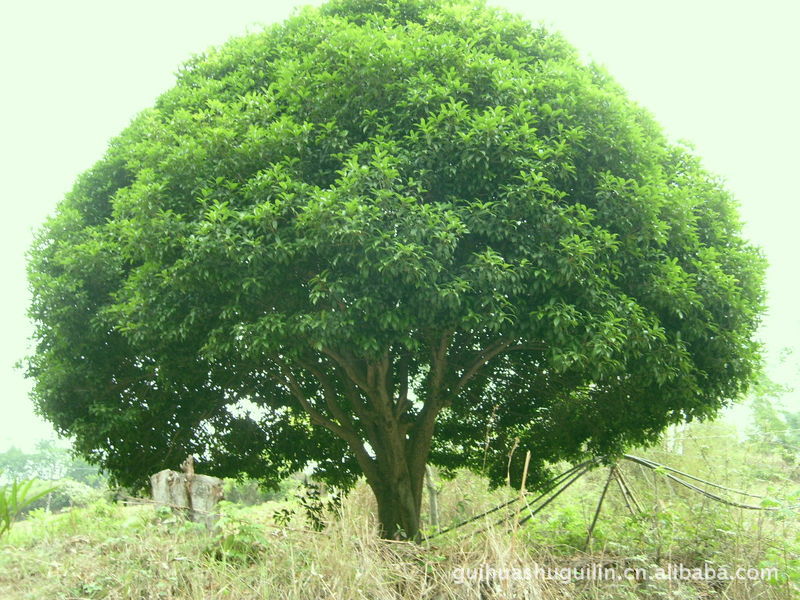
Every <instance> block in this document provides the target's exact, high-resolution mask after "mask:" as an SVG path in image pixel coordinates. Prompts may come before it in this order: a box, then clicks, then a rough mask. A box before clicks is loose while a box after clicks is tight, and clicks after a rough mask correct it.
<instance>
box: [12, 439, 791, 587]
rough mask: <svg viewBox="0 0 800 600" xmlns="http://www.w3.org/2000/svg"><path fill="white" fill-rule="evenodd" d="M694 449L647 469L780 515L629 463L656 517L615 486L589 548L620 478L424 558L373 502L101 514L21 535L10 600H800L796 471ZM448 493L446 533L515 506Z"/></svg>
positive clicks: (459, 483) (740, 453) (36, 522)
mask: <svg viewBox="0 0 800 600" xmlns="http://www.w3.org/2000/svg"><path fill="white" fill-rule="evenodd" d="M686 437H687V438H688V439H686V440H678V443H677V447H678V449H679V450H682V452H680V453H677V452H675V451H672V452H667V451H666V450H665V448H663V447H662V448H653V449H649V450H641V451H638V452H635V454H639V455H642V456H647V457H649V458H650V459H653V460H656V461H659V462H663V463H665V464H668V465H671V466H674V467H677V468H679V469H681V470H684V471H687V472H690V473H693V474H696V475H699V476H703V477H706V478H708V479H710V480H712V481H714V482H716V483H720V484H723V485H726V486H729V487H735V488H741V489H745V490H748V491H751V492H752V493H754V494H758V495H761V496H765V498H748V497H737V496H734V495H731V494H730V493H727V492H725V493H724V495H725V496H726V497H729V498H730V499H731V500H737V501H739V502H747V503H751V504H756V505H759V506H763V507H765V508H770V509H773V510H769V511H754V510H744V509H740V508H734V507H730V506H725V505H723V504H720V503H717V502H715V501H713V500H711V499H710V498H708V497H705V496H703V495H700V494H698V493H695V492H692V491H690V490H687V489H686V488H682V487H680V486H675V485H674V483H671V482H670V481H669V480H668V479H667V478H666V476H665V473H663V472H660V471H659V470H657V471H652V470H648V469H642V468H641V467H639V466H637V465H635V464H633V463H628V462H625V463H623V464H620V467H619V468H620V470H621V471H622V472H623V473H624V475H625V480H626V481H627V483H628V484H629V486H630V488H631V489H632V490H633V493H634V495H635V496H636V501H637V503H638V504H639V508H640V509H641V510H636V509H634V510H633V511H631V510H629V508H628V506H627V505H626V502H625V501H624V499H623V496H622V494H621V492H620V489H619V487H618V486H617V484H616V483H615V482H612V485H610V486H609V488H608V493H607V495H606V500H605V503H604V505H603V509H602V512H601V514H600V517H599V519H598V520H597V525H596V526H595V529H594V532H593V536H592V540H591V542H590V544H589V545H588V546H587V545H586V538H587V530H588V527H589V524H590V523H591V522H592V520H593V517H594V515H595V512H596V508H597V504H598V500H599V497H600V495H601V492H602V489H603V487H604V484H605V482H606V481H607V478H608V474H609V471H608V467H601V468H598V469H596V470H594V471H593V472H591V473H589V474H588V475H586V476H584V477H583V478H582V479H581V480H579V481H578V482H577V483H576V484H575V485H574V486H573V487H571V488H570V489H569V490H567V491H566V492H564V493H563V494H562V495H561V496H559V497H558V498H557V499H556V500H555V501H554V502H553V503H552V504H550V505H549V506H548V507H547V508H546V509H545V510H543V511H542V512H540V513H538V514H537V515H536V517H535V518H532V519H530V520H529V521H528V522H527V523H525V524H524V525H522V526H513V524H514V523H516V522H517V521H518V520H519V518H521V517H524V516H525V515H526V514H527V511H528V508H527V507H525V506H524V504H523V503H521V502H516V503H515V504H513V505H511V506H510V507H509V508H508V509H506V510H500V511H497V512H495V513H492V515H490V516H488V517H486V518H483V519H479V520H477V521H475V522H473V523H471V524H469V525H466V526H463V527H460V528H458V529H456V530H454V531H451V532H449V533H446V534H444V535H440V536H438V537H435V538H433V539H431V540H429V541H426V542H423V543H422V544H419V545H417V544H410V543H400V542H387V541H380V540H378V539H377V537H376V524H375V521H374V518H373V516H372V515H373V505H372V498H371V495H370V493H369V490H368V488H366V486H364V485H359V486H358V487H356V488H355V489H354V490H353V491H351V493H350V494H349V495H348V496H347V497H346V498H345V499H344V501H343V503H342V505H341V507H340V508H339V509H338V510H335V511H328V512H326V513H325V521H326V522H325V526H324V528H323V529H322V530H321V531H315V530H314V529H313V528H311V527H310V526H309V522H308V519H307V518H306V517H305V516H304V511H303V510H302V509H301V508H300V507H299V503H298V501H297V500H296V499H295V498H294V497H291V496H290V497H288V498H286V499H283V500H279V501H273V502H267V503H265V504H260V505H256V506H242V505H236V504H232V503H225V504H223V505H222V507H221V512H222V517H221V520H220V521H219V523H218V526H217V528H216V529H215V530H214V531H207V530H206V529H205V528H203V527H202V526H199V525H196V524H193V523H190V522H187V521H185V520H184V519H183V518H181V517H180V516H176V515H173V514H171V512H170V511H169V510H168V509H164V508H156V507H154V506H151V505H146V504H145V505H139V506H128V505H123V504H114V503H111V502H109V501H107V500H100V501H96V502H94V503H92V504H90V505H88V506H85V507H82V508H73V509H70V510H67V511H64V512H60V513H57V514H50V513H46V512H45V511H43V510H38V511H35V512H33V513H32V514H31V515H30V516H29V517H28V518H27V519H26V520H24V521H22V522H20V523H17V524H16V525H15V527H14V528H13V529H12V531H11V533H10V534H9V536H8V537H6V538H4V539H3V540H2V543H0V598H2V599H3V600H14V599H23V598H24V599H31V600H34V599H35V600H50V599H53V600H55V599H63V600H77V599H99V598H108V599H120V600H122V599H126V600H127V599H142V600H144V599H164V600H168V599H169V600H171V599H175V600H178V599H180V600H184V599H195V600H205V599H212V598H214V599H216V598H220V599H222V598H225V599H231V600H235V599H241V600H244V599H262V598H276V599H279V598H286V599H298V600H299V599H317V598H330V599H334V598H336V599H339V598H347V599H349V598H353V599H356V598H358V599H369V600H383V599H387V600H388V599H390V598H391V599H397V598H415V599H417V598H419V599H422V598H424V599H449V598H475V599H495V598H496V599H503V598H515V599H516V598H519V599H534V598H540V599H542V600H550V599H559V598H576V599H587V600H588V599H595V600H612V599H613V600H625V599H628V598H630V599H634V598H636V599H653V600H655V599H687V600H689V599H706V598H727V599H732V600H754V599H756V598H758V599H767V600H770V599H774V600H778V599H780V600H790V599H796V598H800V556H799V555H798V552H800V527H798V513H797V512H796V511H793V510H790V509H788V508H786V506H787V505H788V504H791V503H797V502H798V500H797V490H798V472H797V467H796V464H792V463H787V462H786V460H785V457H783V458H781V457H779V456H777V455H773V454H771V453H770V452H769V451H768V449H766V450H765V449H764V447H763V445H755V444H745V443H740V442H739V441H738V440H737V438H736V436H735V435H734V434H732V432H731V431H730V430H728V429H726V428H724V427H721V426H715V425H706V426H702V427H695V428H693V429H692V430H691V431H690V432H689V433H687V434H686ZM680 446H683V447H682V448H680ZM436 483H437V485H438V486H439V488H440V491H439V504H440V522H441V524H442V526H443V527H444V526H448V525H451V524H454V523H458V522H459V521H462V520H464V519H465V518H468V517H470V516H472V515H477V514H479V513H481V512H483V511H485V510H487V509H490V508H492V507H494V506H497V505H498V504H500V503H501V502H503V501H505V500H508V499H510V498H513V497H514V496H515V494H516V492H514V491H512V490H494V491H490V490H488V489H487V488H486V485H485V482H484V481H483V480H482V479H481V478H480V477H479V476H477V475H473V474H469V473H459V474H458V476H457V477H456V478H455V479H453V480H449V481H440V480H438V479H437V482H436ZM793 498H794V499H793ZM426 501H427V499H426ZM628 503H630V501H629V502H628ZM517 513H519V514H517ZM276 515H277V517H276ZM426 518H427V515H426ZM502 518H507V520H506V521H505V522H504V523H501V524H499V525H498V524H497V522H498V521H500V520H501V519H502ZM429 531H430V529H429ZM680 569H684V570H683V571H680ZM739 569H744V570H743V571H740V572H737V570H739ZM720 575H722V577H720Z"/></svg>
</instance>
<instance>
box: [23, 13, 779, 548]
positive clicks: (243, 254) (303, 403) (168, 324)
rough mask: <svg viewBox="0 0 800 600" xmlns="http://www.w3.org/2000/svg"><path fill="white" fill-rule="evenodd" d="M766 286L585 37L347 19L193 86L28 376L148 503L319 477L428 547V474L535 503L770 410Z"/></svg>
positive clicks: (93, 185) (92, 239)
mask: <svg viewBox="0 0 800 600" xmlns="http://www.w3.org/2000/svg"><path fill="white" fill-rule="evenodd" d="M762 275H763V261H762V259H761V257H760V255H759V253H758V251H757V250H756V249H754V248H753V247H752V246H750V245H748V244H747V243H746V242H745V241H743V239H742V237H741V235H740V223H739V221H738V218H737V215H736V210H735V205H734V202H733V201H732V199H731V197H730V195H729V194H728V193H727V192H726V191H725V189H724V188H723V187H722V186H721V184H720V182H719V181H718V180H717V179H716V178H714V177H713V176H711V175H709V174H708V173H707V172H706V171H705V170H704V169H703V168H702V166H701V165H700V163H699V161H698V160H697V158H695V157H694V156H693V155H692V153H691V152H689V151H687V150H686V149H684V148H682V147H678V146H675V145H672V144H671V143H669V142H668V141H667V140H666V139H665V136H664V134H663V133H662V132H661V130H660V128H659V127H658V125H657V124H656V123H655V122H654V121H653V119H652V118H651V117H650V115H649V114H648V113H647V112H646V111H644V110H643V109H642V108H640V107H638V106H637V105H636V104H634V103H633V102H631V101H630V100H628V99H627V98H626V96H625V94H624V92H623V91H622V90H621V89H620V88H619V86H618V85H617V84H615V83H614V82H613V80H612V79H611V78H610V77H609V76H608V75H607V74H606V73H605V72H604V71H603V70H602V69H600V68H598V67H596V66H594V65H585V64H584V63H582V62H581V60H580V59H579V57H578V56H577V53H576V52H575V50H574V49H573V48H571V47H570V46H569V45H568V44H567V43H566V42H564V40H563V39H562V38H561V37H559V36H558V35H554V34H551V33H548V32H547V31H545V30H543V29H541V28H536V27H534V26H532V25H530V24H529V23H527V22H525V21H524V20H522V19H520V18H517V17H515V16H511V15H509V14H506V13H504V12H502V11H498V10H493V9H489V8H487V7H485V6H484V5H482V4H475V3H463V2H448V1H436V0H377V1H375V0H335V1H333V2H330V3H328V4H326V5H324V6H322V7H321V8H318V9H308V10H306V11H304V12H301V13H299V14H298V15H296V16H294V17H293V18H291V19H289V20H287V21H286V22H284V23H282V24H279V25H276V26H272V27H269V28H267V29H266V30H265V31H263V32H261V33H257V34H254V35H249V36H247V37H242V38H239V39H234V40H232V41H230V42H229V43H227V44H226V45H224V46H223V47H221V48H219V49H216V50H212V51H210V52H208V53H207V54H205V55H202V56H198V57H196V58H194V59H193V60H191V61H190V62H189V63H187V64H186V65H185V66H184V67H183V68H182V70H181V71H180V72H179V74H178V79H177V83H176V85H175V87H174V88H173V89H171V90H169V91H167V92H166V93H165V94H163V95H162V96H161V97H160V98H159V99H158V100H157V101H156V103H155V106H154V107H153V108H152V109H149V110H146V111H144V112H142V113H141V114H140V115H138V116H137V117H136V119H135V120H134V121H133V122H132V124H131V125H130V126H129V127H128V128H127V129H126V130H125V131H123V132H122V134H121V135H120V136H119V137H117V138H115V139H114V140H113V141H112V142H111V144H110V147H109V149H108V152H107V153H106V155H105V157H104V158H103V159H102V160H100V161H99V162H98V163H97V164H96V165H95V166H94V167H93V168H92V169H90V170H89V171H88V172H87V173H85V174H84V175H83V176H81V177H80V178H79V179H78V181H77V183H76V184H75V187H74V189H73V190H72V191H71V193H69V194H68V195H67V197H66V198H65V199H64V200H63V202H61V204H60V206H59V208H58V211H57V213H56V214H55V216H54V217H52V218H51V219H50V220H49V221H48V223H47V224H46V225H45V227H44V229H43V230H42V232H41V234H40V236H39V238H38V241H37V243H36V245H35V247H34V248H33V250H32V252H31V260H30V281H31V285H32V288H33V292H34V301H33V306H32V309H31V314H32V317H33V318H34V319H35V321H36V323H37V327H38V329H37V343H38V345H37V347H36V351H35V355H34V356H32V358H31V359H30V361H29V374H30V376H32V377H33V378H34V379H35V391H34V397H35V401H36V403H37V405H38V407H39V410H40V411H41V413H42V414H43V415H45V416H46V417H47V418H48V419H50V420H51V421H52V422H53V423H54V424H55V425H56V427H57V428H58V429H59V430H60V431H62V432H63V433H67V434H71V435H74V436H75V439H76V440H77V442H76V443H77V447H78V449H79V450H80V451H81V452H83V453H84V454H86V455H87V456H89V457H91V459H92V460H94V461H95V462H97V463H99V464H101V465H103V466H104V467H105V468H107V469H108V470H110V471H111V472H112V473H113V474H115V475H116V477H117V478H118V479H119V480H121V481H122V482H124V483H128V484H135V483H137V482H141V481H143V478H144V477H145V476H146V475H147V474H149V473H151V472H153V471H156V470H158V469H160V468H163V467H165V466H172V467H174V466H175V465H176V464H177V463H178V462H180V460H181V459H182V458H183V457H184V456H185V455H186V454H187V453H194V454H196V455H197V456H198V457H200V459H201V461H202V463H203V466H202V467H201V468H202V469H203V470H205V471H207V472H211V473H215V474H218V475H223V476H224V475H231V474H237V473H247V474H249V475H250V476H252V477H257V478H263V479H266V480H275V479H277V478H280V477H281V476H283V475H285V474H287V473H289V472H292V471H294V470H296V469H299V468H302V467H305V466H307V465H312V466H313V468H314V469H316V471H317V474H318V475H319V476H320V477H322V478H324V479H327V480H329V481H331V482H333V483H336V484H339V485H347V484H349V483H352V482H353V481H354V480H355V479H356V478H357V477H358V476H359V475H363V476H364V477H365V478H366V481H367V483H368V484H369V485H370V486H371V488H372V490H373V491H374V493H375V497H376V499H377V506H378V516H379V519H380V523H381V525H382V528H383V534H384V535H387V536H391V535H397V534H401V535H405V536H409V537H413V536H415V535H416V534H417V533H418V528H419V515H420V500H421V494H422V480H423V473H424V468H425V464H426V463H433V464H436V465H439V466H440V467H443V468H445V469H452V468H457V467H470V468H474V469H481V470H483V471H484V472H486V473H487V474H488V475H489V477H490V478H492V479H493V480H494V481H495V482H497V483H501V482H502V481H503V480H504V479H505V477H506V469H507V464H508V454H509V451H510V449H511V448H512V447H514V446H515V445H517V444H518V445H519V446H520V447H522V448H525V449H530V450H531V451H532V456H533V462H532V465H531V474H530V476H529V481H531V482H532V484H533V485H535V483H536V482H537V481H540V480H541V479H542V478H543V477H544V476H545V474H546V470H547V464H548V463H549V462H551V461H556V460H561V459H567V460H572V459H577V458H578V457H580V456H585V455H613V454H614V453H616V452H619V451H620V450H621V449H622V448H624V447H625V446H626V445H628V444H634V443H636V444H638V443H646V442H648V441H652V440H653V439H655V437H656V436H657V435H658V434H659V432H660V431H661V430H662V429H663V428H664V427H665V426H666V425H668V424H670V423H674V422H677V421H681V420H685V419H693V418H702V417H706V416H709V415H712V414H713V413H714V412H715V411H716V410H717V409H719V408H720V406H722V405H723V404H724V403H725V402H726V400H727V399H731V398H734V397H736V396H737V395H739V394H740V393H741V392H742V390H743V388H744V387H745V386H746V384H747V381H748V379H749V378H750V377H751V373H752V371H753V369H754V367H755V365H756V364H757V360H758V352H757V347H756V345H755V344H754V343H753V342H752V341H751V334H752V333H753V331H754V329H755V327H756V325H757V323H758V315H759V311H760V310H761V304H762ZM520 456H521V453H520ZM518 463H519V460H518V459H517V457H515V458H514V460H512V461H511V476H512V479H513V478H515V477H517V476H518V471H519V469H520V465H519V464H518Z"/></svg>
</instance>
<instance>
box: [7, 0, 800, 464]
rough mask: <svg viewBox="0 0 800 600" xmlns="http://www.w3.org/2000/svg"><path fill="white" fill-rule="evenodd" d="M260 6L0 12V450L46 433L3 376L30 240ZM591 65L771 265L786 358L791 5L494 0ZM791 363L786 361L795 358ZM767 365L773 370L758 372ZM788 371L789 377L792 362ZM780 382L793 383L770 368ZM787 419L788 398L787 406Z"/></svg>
mask: <svg viewBox="0 0 800 600" xmlns="http://www.w3.org/2000/svg"><path fill="white" fill-rule="evenodd" d="M308 3H309V2H296V1H291V2H280V3H271V2H269V0H260V1H251V0H228V1H227V2H225V3H224V4H223V3H221V2H210V1H208V0H193V1H191V2H190V1H187V0H158V1H156V0H140V1H138V2H126V3H122V2H109V1H108V0H102V1H100V0H72V1H71V2H61V1H57V0H49V1H42V0H32V1H29V2H10V1H6V2H3V3H2V4H0V77H1V78H2V79H0V81H1V82H2V87H0V181H2V188H0V201H2V205H3V207H5V210H7V213H6V216H5V217H4V218H3V219H2V220H0V256H1V257H2V258H1V259H0V281H2V295H0V332H2V342H0V451H3V450H5V449H6V448H7V447H8V446H10V445H12V444H13V445H17V446H18V447H23V448H32V446H33V444H34V443H35V442H36V441H37V440H38V439H41V438H44V437H50V436H52V435H53V434H52V430H51V429H50V427H49V426H48V425H47V424H45V423H43V422H42V421H41V420H39V419H38V418H37V417H35V416H34V415H33V411H32V408H31V404H30V401H29V400H28V389H29V385H28V383H27V382H26V381H25V379H24V378H23V377H22V373H21V371H19V370H17V369H15V368H14V363H15V362H16V361H18V360H20V359H21V358H22V357H23V356H24V355H25V354H26V353H27V351H28V346H27V345H28V342H27V339H28V337H29V336H30V334H31V327H30V326H29V324H28V323H27V319H26V316H25V311H26V308H27V305H28V292H27V284H26V279H25V259H24V253H25V252H26V250H27V248H28V247H29V246H30V243H31V239H32V237H31V232H32V230H33V229H34V228H36V227H37V226H38V225H39V224H41V223H42V221H43V220H44V219H45V217H46V216H47V215H48V214H50V213H51V212H52V211H53V209H54V207H55V205H56V203H57V202H58V201H59V199H60V198H61V197H62V196H63V195H64V193H65V192H66V191H67V190H68V189H69V188H70V187H71V185H72V182H73V180H74V179H75V177H76V176H77V175H78V174H79V173H81V172H82V171H84V170H85V169H87V168H89V167H90V166H91V165H92V164H94V163H95V162H96V161H97V160H98V159H99V158H100V157H101V155H102V154H103V152H104V150H105V146H106V143H107V141H108V140H109V139H110V138H111V137H113V136H114V135H116V134H117V133H119V132H120V131H121V130H122V129H123V128H124V127H125V126H126V125H127V124H128V123H129V122H130V120H131V119H132V117H133V116H134V115H135V114H136V113H137V112H138V111H140V110H142V109H143V108H146V107H147V106H149V105H151V104H152V102H153V101H154V100H155V98H156V97H157V96H158V95H159V94H160V93H161V92H163V91H165V90H166V89H168V88H169V87H170V86H171V85H172V82H173V73H174V72H175V70H176V69H177V67H178V66H179V65H180V64H181V63H182V62H183V61H184V60H186V59H188V58H189V57H190V56H191V55H192V54H193V53H197V52H201V51H203V50H204V49H206V48H207V47H208V46H211V45H218V44H221V43H223V42H224V41H225V40H227V39H228V38H229V37H231V36H234V35H239V34H241V33H245V32H246V31H247V30H248V28H249V29H250V30H253V29H257V28H258V24H259V23H271V22H274V21H278V20H282V19H283V18H285V17H286V16H287V15H288V14H289V13H290V12H291V10H292V9H293V8H294V7H295V6H298V5H302V4H308ZM491 3H492V4H494V5H498V6H505V7H507V8H510V9H511V10H513V11H514V12H518V13H522V14H524V15H525V16H526V17H528V18H529V19H530V20H532V21H536V22H538V21H543V22H544V23H545V24H547V25H550V26H551V28H552V29H556V30H559V31H561V32H563V33H564V34H565V35H566V37H567V39H569V40H570V41H571V42H572V43H573V44H574V45H575V46H577V47H578V48H579V49H580V50H581V52H582V53H583V54H584V56H585V57H587V58H591V59H594V60H596V61H598V62H601V63H603V64H605V65H606V66H607V67H608V68H609V70H610V72H611V73H612V74H613V75H614V76H615V77H616V78H617V80H618V81H619V82H620V83H621V84H622V85H623V86H624V87H625V88H627V90H628V91H629V93H630V95H631V96H632V97H633V98H634V99H635V100H637V101H638V102H640V103H641V104H643V105H644V106H645V107H647V108H648V109H650V110H651V111H652V112H653V113H654V114H655V116H656V118H657V120H658V121H659V122H660V123H661V124H662V125H664V126H665V127H666V129H667V131H668V132H669V134H670V135H671V136H672V137H673V138H675V139H684V140H688V141H690V142H691V143H693V144H694V145H695V147H696V149H697V152H698V153H699V154H700V155H701V156H702V157H703V158H704V159H705V163H706V165H707V166H708V167H709V168H710V169H711V170H712V171H714V172H716V173H718V174H720V175H722V176H723V177H725V178H726V179H727V181H728V184H729V187H730V189H731V190H733V192H734V193H735V194H736V196H737V198H738V199H739V201H740V203H741V213H742V216H743V218H744V220H745V221H746V223H747V227H746V233H747V235H748V237H749V238H750V239H751V240H753V241H754V242H756V243H757V244H759V245H761V246H762V247H763V248H764V250H765V252H766V254H767V256H768V258H769V260H770V263H771V267H770V271H769V279H768V289H769V292H770V299H769V305H770V310H769V314H768V316H767V318H766V321H765V326H764V328H763V331H762V338H763V339H764V341H765V343H766V344H767V347H768V349H769V351H770V356H772V357H775V356H777V353H778V351H779V350H780V349H781V348H783V347H794V348H798V349H800V342H798V338H800V316H799V315H798V312H797V309H796V302H795V296H796V294H797V292H798V291H800V285H798V283H797V273H798V269H797V267H796V264H795V261H796V259H797V257H798V256H799V255H800V241H799V240H800V230H799V227H800V191H798V190H799V189H800V184H798V172H799V171H800V148H799V147H798V143H800V117H799V116H798V114H799V113H798V107H800V102H798V100H799V98H798V94H799V93H800V69H798V62H799V61H800V36H799V35H798V34H797V33H796V26H797V23H799V22H800V8H798V6H800V4H799V3H797V2H795V1H794V0H761V1H759V2H752V1H750V2H747V1H741V0H740V1H739V2H736V3H734V2H731V1H730V0H725V1H718V0H693V1H689V0H673V1H670V2H665V1H663V0H662V1H660V2H656V1H649V2H648V1H643V0H605V1H603V2H597V1H596V0H540V1H538V2H522V1H514V0H494V1H493V2H491ZM799 351H800V350H799ZM773 362H775V361H773ZM794 364H795V367H794V369H793V371H794V376H796V375H797V373H796V371H797V366H796V365H797V361H796V360H795V363H794ZM773 374H774V375H775V376H776V377H777V378H778V379H780V380H784V381H788V380H789V379H790V378H791V377H792V373H790V372H789V370H787V369H786V368H784V369H783V370H781V369H779V368H777V367H775V369H774V370H773ZM786 402H787V407H788V408H791V409H793V410H800V396H798V395H797V394H795V395H793V396H790V397H789V398H788V399H787V401H786Z"/></svg>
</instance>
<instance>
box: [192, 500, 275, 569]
mask: <svg viewBox="0 0 800 600" xmlns="http://www.w3.org/2000/svg"><path fill="white" fill-rule="evenodd" d="M220 511H221V513H222V516H221V517H220V519H219V521H218V522H217V523H216V528H215V530H214V538H213V539H212V540H211V542H210V543H209V545H208V547H207V548H206V550H205V552H206V554H208V555H209V556H211V557H213V558H215V559H216V560H221V561H225V562H232V563H252V562H255V561H257V560H258V559H259V558H260V557H261V556H262V555H263V554H264V552H265V551H266V549H267V544H268V540H267V538H266V537H265V535H264V531H263V527H261V526H259V525H258V524H256V523H253V522H252V521H251V520H249V519H247V518H246V517H244V516H243V515H241V514H240V512H241V511H240V510H238V509H237V508H236V507H235V506H233V505H232V504H230V503H228V502H222V503H220Z"/></svg>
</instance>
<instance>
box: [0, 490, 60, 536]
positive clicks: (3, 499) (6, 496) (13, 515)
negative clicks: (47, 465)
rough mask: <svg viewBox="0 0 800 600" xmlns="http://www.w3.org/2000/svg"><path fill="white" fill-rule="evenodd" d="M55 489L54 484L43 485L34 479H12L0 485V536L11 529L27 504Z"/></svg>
mask: <svg viewBox="0 0 800 600" xmlns="http://www.w3.org/2000/svg"><path fill="white" fill-rule="evenodd" d="M55 489H56V487H55V486H48V485H45V484H43V483H42V482H39V481H36V480H35V479H28V480H23V481H17V480H14V481H12V482H11V483H9V484H6V485H3V486H0V537H1V536H3V534H5V533H7V532H8V531H9V530H10V529H11V526H12V525H13V524H14V521H15V520H16V519H17V517H19V516H20V514H22V512H23V511H24V510H25V509H26V508H27V507H28V506H30V505H32V504H33V503H34V502H36V501H37V500H39V499H40V498H43V497H44V496H46V495H47V494H49V493H50V492H52V491H53V490H55Z"/></svg>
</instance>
